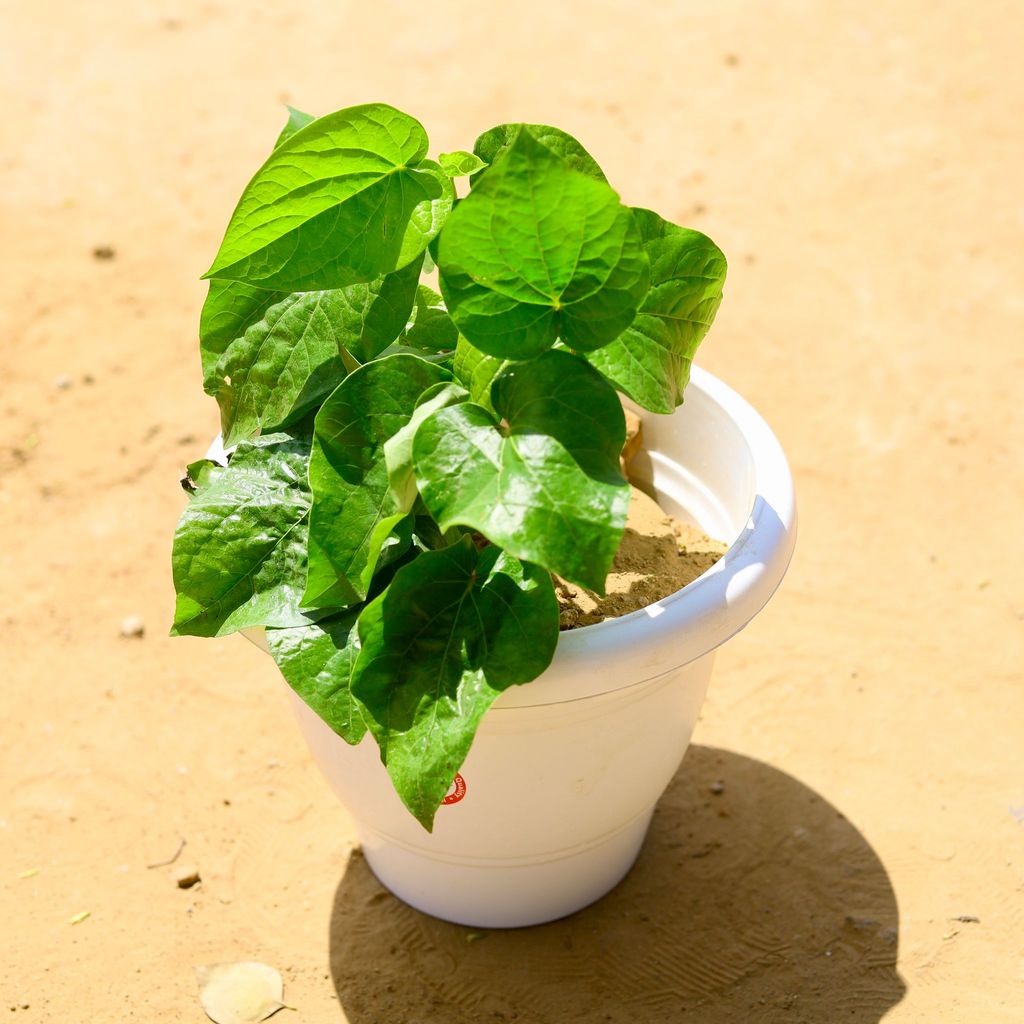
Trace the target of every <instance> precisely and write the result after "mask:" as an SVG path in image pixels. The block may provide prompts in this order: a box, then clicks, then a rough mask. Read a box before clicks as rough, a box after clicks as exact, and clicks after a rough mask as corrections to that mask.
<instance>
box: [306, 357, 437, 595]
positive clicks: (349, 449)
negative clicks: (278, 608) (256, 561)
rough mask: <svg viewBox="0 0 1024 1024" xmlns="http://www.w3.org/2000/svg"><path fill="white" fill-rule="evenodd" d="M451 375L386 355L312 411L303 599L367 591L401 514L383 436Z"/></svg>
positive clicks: (410, 359)
mask: <svg viewBox="0 0 1024 1024" xmlns="http://www.w3.org/2000/svg"><path fill="white" fill-rule="evenodd" d="M450 376H451V375H450V374H449V373H448V371H447V370H445V369H443V368H442V367H440V366H437V365H435V364H433V363H431V362H428V361H427V360H425V359H421V358H419V357H418V356H415V355H409V354H399V355H392V356H385V357H383V358H380V359H376V360H374V361H373V362H370V363H367V364H366V365H365V366H361V367H359V369H357V370H356V371H355V372H353V373H351V374H349V376H348V377H346V378H345V380H344V381H342V383H341V384H340V385H339V386H338V388H337V389H336V390H335V391H334V393H333V394H331V396H330V397H329V398H328V399H327V401H326V402H324V404H323V406H322V407H321V409H320V411H319V412H318V413H317V415H316V426H315V433H314V439H313V451H312V455H311V457H310V465H309V482H310V486H311V487H312V490H313V508H312V513H311V516H310V527H309V571H308V575H307V578H306V591H305V595H304V597H303V605H304V606H305V607H310V608H323V607H338V606H345V605H350V604H353V603H355V602H356V601H359V600H363V599H364V598H365V597H366V595H367V592H368V590H369V587H370V581H371V580H372V578H373V573H374V570H375V568H376V566H377V563H378V559H379V557H380V553H381V549H382V547H383V545H384V544H385V542H386V541H387V539H388V537H389V535H390V534H391V532H392V530H394V529H395V527H396V526H397V525H398V523H399V522H400V520H401V519H403V517H404V516H405V512H404V511H403V510H402V509H401V508H400V507H399V506H398V504H397V503H396V501H395V499H394V496H393V495H392V493H391V489H390V486H389V482H388V470H387V463H386V462H385V459H384V443H385V442H386V441H387V440H388V439H389V438H391V437H393V436H394V435H395V434H396V433H398V431H399V430H401V428H402V427H404V426H405V424H406V423H408V421H409V419H410V417H411V416H412V414H413V410H414V409H415V408H416V401H417V399H418V398H419V397H420V395H421V394H422V393H423V392H424V391H425V390H426V389H427V388H429V387H432V386H433V385H435V384H439V383H443V382H445V381H447V380H448V379H449V378H450Z"/></svg>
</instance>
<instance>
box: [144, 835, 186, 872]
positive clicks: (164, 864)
mask: <svg viewBox="0 0 1024 1024" xmlns="http://www.w3.org/2000/svg"><path fill="white" fill-rule="evenodd" d="M184 849H185V840H184V839H182V840H181V842H180V843H178V848H177V849H176V850H175V851H174V854H173V855H172V856H170V857H168V859H167V860H158V861H157V862H156V863H155V864H147V865H146V867H147V868H149V869H152V868H165V867H167V866H168V864H173V863H174V862H175V861H176V860H177V859H178V858H179V857H180V856H181V851H182V850H184Z"/></svg>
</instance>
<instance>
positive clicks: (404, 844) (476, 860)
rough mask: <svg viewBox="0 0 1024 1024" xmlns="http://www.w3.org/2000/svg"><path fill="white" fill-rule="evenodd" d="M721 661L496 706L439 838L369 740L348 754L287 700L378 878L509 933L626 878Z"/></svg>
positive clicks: (436, 909)
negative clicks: (586, 693) (572, 696)
mask: <svg viewBox="0 0 1024 1024" xmlns="http://www.w3.org/2000/svg"><path fill="white" fill-rule="evenodd" d="M713 659H714V654H707V655H704V657H702V658H699V659H698V660H697V661H694V662H691V663H690V664H688V665H685V666H682V667H680V668H677V669H673V670H672V671H670V672H667V673H666V674H665V675H663V676H660V677H658V678H655V679H651V680H648V681H647V682H644V683H641V684H639V685H635V686H628V687H623V688H619V689H615V690H612V691H610V692H608V693H602V694H598V695H595V696H591V697H586V698H583V699H581V700H571V701H565V702H560V703H557V704H538V705H527V706H522V707H508V708H502V707H500V706H495V707H494V708H492V709H491V711H490V712H488V714H486V715H485V716H484V719H483V722H482V723H481V726H480V729H479V731H478V732H477V735H476V738H475V740H474V741H473V747H472V749H471V750H470V752H469V756H468V757H467V758H466V761H465V763H464V764H463V766H462V769H461V770H460V772H459V776H458V778H457V779H456V781H455V783H454V784H453V786H452V788H451V789H450V790H449V795H448V797H447V799H448V800H449V801H450V803H447V804H444V805H442V806H441V807H440V809H439V810H438V812H437V817H436V818H435V820H434V831H433V833H431V834H428V833H426V832H425V831H424V830H423V829H422V828H421V827H420V825H419V824H418V823H417V822H416V821H415V819H414V818H413V817H412V816H411V815H410V814H409V812H408V810H406V808H405V807H404V806H403V805H402V802H401V801H400V800H399V799H398V797H397V796H396V794H395V791H394V789H393V787H392V785H391V780H390V779H389V778H388V776H387V773H386V772H385V771H384V769H383V767H382V765H381V763H380V755H379V752H378V750H377V746H376V744H375V743H374V742H373V740H372V738H370V737H369V736H366V737H365V738H364V739H363V741H362V742H361V743H360V744H359V745H358V746H356V747H350V746H348V745H347V744H346V743H344V742H343V741H341V740H340V739H339V738H338V737H337V736H336V735H335V734H334V733H333V732H332V731H331V730H330V728H328V726H326V725H325V724H324V722H323V721H322V720H321V719H320V718H319V717H318V716H317V715H316V714H315V713H314V712H313V711H311V710H310V709H309V708H308V707H307V706H306V704H305V703H303V701H302V700H301V699H300V698H299V697H298V696H297V695H295V694H294V693H291V691H289V693H290V694H291V702H292V706H293V708H294V710H295V714H296V717H297V718H298V722H299V726H300V728H301V729H302V732H303V734H304V735H305V737H306V741H307V742H308V744H309V748H310V750H311V751H312V753H313V756H314V758H315V759H316V761H317V763H318V764H319V766H320V768H321V770H322V771H323V773H324V775H325V776H326V777H327V780H328V782H329V783H330V784H331V787H332V788H333V789H334V791H335V792H336V793H337V794H338V796H339V797H341V799H342V801H343V802H344V803H345V805H346V807H347V808H348V810H349V811H350V812H351V814H352V816H353V818H354V820H355V822H356V824H357V827H358V830H359V834H360V839H361V841H362V845H363V852H364V854H365V856H366V860H367V863H368V864H369V865H370V867H371V868H372V869H373V872H374V874H376V875H377V877H378V878H379V879H380V881H381V882H383V884H384V885H386V886H387V887H388V888H389V889H390V890H391V891H392V892H393V893H395V894H396V895H397V896H399V897H401V898H402V899H403V900H405V901H406V902H407V903H410V904H411V905H412V906H414V907H416V908H417V909H419V910H423V911H425V912H426V913H428V914H433V915H434V916H435V917H441V918H444V919H445V920H448V921H455V922H456V923H459V924H466V925H472V926H475V927H479V928H511V927H517V926H521V925H530V924H539V923H541V922H543V921H550V920H553V919H554V918H558V917H564V916H565V915H566V914H571V913H572V912H573V911H575V910H578V909H580V908H581V907H584V906H586V905H587V904H588V903H592V902H593V901H594V900H595V899H598V898H599V897H601V896H603V895H604V894H605V893H606V892H608V891H609V890H610V889H611V888H612V887H613V886H614V885H615V884H616V883H617V882H618V881H619V880H620V879H621V878H622V877H623V876H624V875H625V874H626V872H627V871H628V870H629V868H630V867H631V866H632V864H633V862H634V860H635V859H636V857H637V854H638V853H639V851H640V846H641V844H642V843H643V839H644V835H645V833H646V832H647V826H648V824H649V822H650V820H651V814H652V812H653V810H654V805H655V803H656V802H657V800H658V798H659V797H660V796H661V794H662V793H663V792H664V790H665V787H666V786H667V785H668V784H669V782H670V781H671V779H672V776H673V775H674V774H675V772H676V770H677V769H678V767H679V764H680V762H681V761H682V758H683V754H684V753H685V751H686V746H687V743H688V742H689V739H690V734H691V732H692V731H693V727H694V724H695V723H696V721H697V715H698V713H699V711H700V706H701V702H702V701H703V699H704V692H705V690H706V689H707V684H708V679H709V678H710V675H711V664H712V661H713Z"/></svg>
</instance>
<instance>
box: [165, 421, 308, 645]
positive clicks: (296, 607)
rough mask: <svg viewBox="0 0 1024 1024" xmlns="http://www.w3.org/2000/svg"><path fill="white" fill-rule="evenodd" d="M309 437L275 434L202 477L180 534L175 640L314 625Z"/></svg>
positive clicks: (240, 448) (251, 444) (177, 538)
mask: <svg viewBox="0 0 1024 1024" xmlns="http://www.w3.org/2000/svg"><path fill="white" fill-rule="evenodd" d="M309 450H310V442H309V438H308V437H305V438H302V437H299V438H296V437H292V436H290V435H288V434H268V435H266V436H265V437H261V438H258V439H256V440H255V441H247V442H244V443H242V444H240V445H239V446H238V449H237V450H236V451H235V453H234V454H233V455H232V456H231V460H230V462H229V464H228V467H227V469H225V470H222V471H219V470H218V471H214V472H210V473H208V474H201V475H200V479H199V480H197V481H195V482H196V484H197V486H196V491H195V493H194V494H193V496H192V500H191V501H190V502H189V503H188V505H187V506H186V507H185V510H184V512H182V515H181V519H180V520H179V522H178V528H177V531H176V532H175V535H174V547H173V551H172V558H171V561H172V568H173V574H174V586H175V590H176V591H177V603H176V605H175V610H174V626H173V628H172V630H171V634H172V636H224V635H225V634H227V633H233V632H235V631H236V630H239V629H246V628H248V627H249V626H260V625H267V626H298V625H302V624H304V623H307V622H309V621H311V619H312V618H314V617H315V616H311V615H309V614H307V613H305V612H303V611H302V610H301V607H300V602H301V596H302V588H303V583H304V580H305V576H306V538H307V529H308V525H307V520H308V515H309V507H310V494H309V488H308V486H307V483H306V473H307V467H308V464H309Z"/></svg>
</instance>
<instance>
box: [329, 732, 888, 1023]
mask: <svg viewBox="0 0 1024 1024" xmlns="http://www.w3.org/2000/svg"><path fill="white" fill-rule="evenodd" d="M330 943H331V951H330V959H331V972H332V976H333V980H334V985H335V988H336V990H337V993H338V998H339V1000H340V1003H341V1006H342V1007H343V1009H344V1011H345V1013H346V1015H347V1019H348V1020H349V1021H350V1022H351V1024H371V1022H377V1021H388V1022H389V1024H403V1022H409V1024H412V1022H414V1021H415V1022H417V1024H480V1022H481V1021H488V1020H494V1021H502V1020H505V1021H510V1020H520V1021H529V1022H530V1024H574V1022H577V1021H578V1022H584V1021H585V1022H588V1024H591V1022H613V1024H620V1022H621V1024H627V1022H628V1024H646V1022H651V1024H654V1022H664V1021H675V1020H684V1021H685V1020H690V1019H693V1020H699V1021H700V1022H701V1024H718V1022H721V1024H726V1022H728V1024H735V1022H736V1021H756V1022H773V1021H779V1022H782V1021H785V1022H788V1024H792V1022H796V1021H803V1022H806V1024H834V1022H836V1021H844V1022H849V1024H876V1022H878V1021H880V1020H881V1019H882V1017H883V1016H884V1015H885V1014H886V1012H887V1011H888V1010H889V1009H890V1008H891V1007H893V1006H894V1005H895V1004H896V1003H898V1002H899V1001H900V999H901V998H902V996H903V993H904V991H905V986H904V984H903V982H902V980H901V979H900V977H899V975H898V974H897V972H896V966H895V965H896V956H897V946H898V911H897V906H896V899H895V895H894V893H893V891H892V887H891V885H890V883H889V879H888V876H887V874H886V872H885V869H884V867H883V866H882V864H881V862H880V861H879V859H878V857H877V856H876V855H875V853H874V851H873V850H872V849H871V847H870V846H869V845H868V843H867V842H866V841H865V839H864V838H863V836H862V835H861V834H860V833H859V832H858V831H857V829H856V828H854V827H853V826H852V825H851V824H850V823H849V822H848V821H847V820H846V819H845V818H844V817H843V815H842V814H841V813H840V812H839V811H838V810H837V809H836V808H835V807H834V806H832V805H831V804H829V803H828V802H827V801H826V800H824V799H823V798H822V797H820V796H819V795H818V794H816V793H815V792H813V791H812V790H810V789H808V788H807V787H806V786H804V785H803V784H802V783H800V782H798V781H797V780H796V779H794V778H792V777H791V776H789V775H786V774H785V773H784V772H781V771H778V770H776V769H774V768H771V767H769V766H768V765H765V764H762V763H761V762H758V761H755V760H752V759H750V758H746V757H742V756H740V755H738V754H733V753H729V752H727V751H722V750H716V749H712V748H707V747H700V746H697V747H694V748H692V749H691V750H690V752H689V753H688V754H687V757H686V760H685V762H684V764H683V766H682V768H681V769H680V770H679V772H678V773H677V775H676V777H675V778H674V780H673V781H672V783H671V785H670V786H669V788H668V790H667V792H666V794H665V796H664V798H663V799H662V800H661V802H660V804H659V805H658V809H657V812H656V814H655V816H654V819H653V823H652V825H651V829H650V832H649V835H648V838H647V842H646V844H645V845H644V848H643V852H642V853H641V855H640V858H639V860H638V861H637V863H636V866H635V867H634V869H633V871H632V872H631V873H630V874H629V875H628V876H627V877H626V879H625V880H624V881H623V882H622V883H621V884H620V885H619V886H618V887H617V888H616V889H615V890H613V891H612V892H611V893H610V894H609V895H607V896H606V897H605V898H604V899H602V900H601V901H600V902H598V903H596V904H594V905H592V906H590V907H588V908H587V909H585V910H582V911H580V912H579V913H577V914H575V915H574V916H572V917H569V918H565V919H563V920H560V921H556V922H554V923H551V924H546V925H540V926H537V927H533V928H525V929H518V930H511V931H489V932H480V931H474V930H468V929H467V928H465V927H462V926H458V925H452V924H447V923H445V922H442V921H439V920H437V919H435V918H432V917H428V916H426V915H424V914H421V913H419V912H417V911H416V910H413V909H412V908H411V907H409V906H408V905H407V904H405V903H403V902H401V901H400V900H398V899H396V898H394V897H393V896H392V895H391V894H390V893H389V892H388V891H387V890H386V889H384V888H383V886H382V885H381V884H380V883H379V882H378V881H377V880H376V878H375V877H374V875H373V873H372V872H371V871H370V869H369V868H368V866H367V864H366V862H365V860H364V859H363V858H362V856H360V855H359V854H358V853H356V854H354V855H353V858H352V860H351V861H350V863H349V866H348V870H347V871H346V873H345V876H344V878H343V879H342V881H341V883H340V884H339V886H338V889H337V893H336V896H335V902H334V907H333V913H332V919H331V933H330ZM691 1014H692V1017H691Z"/></svg>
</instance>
